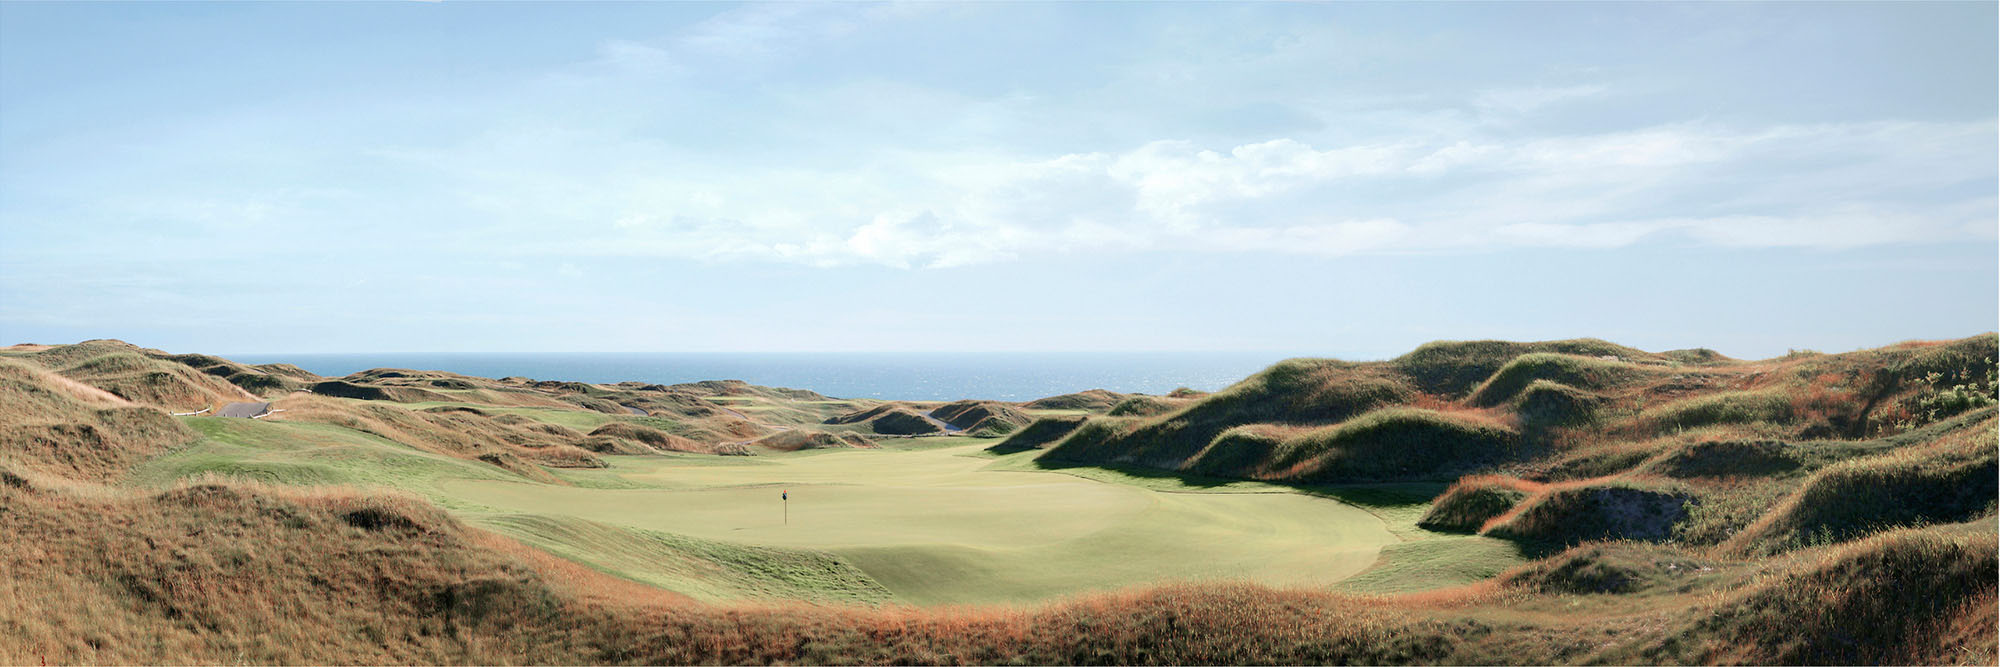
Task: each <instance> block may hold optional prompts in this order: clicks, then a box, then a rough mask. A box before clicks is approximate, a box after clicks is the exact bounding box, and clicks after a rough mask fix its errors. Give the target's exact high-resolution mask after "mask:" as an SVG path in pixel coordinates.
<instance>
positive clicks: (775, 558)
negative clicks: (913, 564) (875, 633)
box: [467, 514, 891, 604]
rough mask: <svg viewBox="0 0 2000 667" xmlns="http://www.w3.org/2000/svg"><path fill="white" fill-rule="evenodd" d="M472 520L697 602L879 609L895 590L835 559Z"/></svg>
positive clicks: (500, 517)
mask: <svg viewBox="0 0 2000 667" xmlns="http://www.w3.org/2000/svg"><path fill="white" fill-rule="evenodd" d="M467 520H468V521H469V522H470V523H471V524H473V525H476V526H481V527H485V528H489V529H492V530H495V531H497V532H499V533H501V534H503V535H507V536H509V537H513V538H514V539H517V540H520V541H521V542H523V543H526V544H529V545H532V546H535V547H537V548H540V549H543V550H546V551H548V552H549V553H552V554H555V555H558V556H562V557H564V558H567V559H570V560H573V561H577V562H579V563H583V564H586V565H589V566H590V567H592V568H594V569H597V570H599V571H602V572H605V573H608V574H612V575H616V576H620V577H624V578H627V579H631V580H633V581H637V582H641V583H645V584H647V585H651V586H657V587H659V588H663V589H666V590H669V591H673V592H675V593H680V594H683V595H687V596H689V597H692V598H695V599H697V600H707V601H711V602H720V601H740V600H792V601H800V602H810V603H844V604H879V603H883V602H887V601H889V600H890V599H891V596H890V593H889V590H888V589H886V588H883V587H882V584H880V583H878V582H876V581H875V580H874V579H872V578H870V577H869V576H868V574H867V573H865V572H862V571H861V570H860V568H857V567H855V566H854V565H853V564H852V563H849V562H847V561H846V560H845V559H842V558H841V557H839V556H836V555H834V554H830V553H826V552H821V551H811V550H803V549H781V548H775V547H765V546H755V545H746V544H732V543H729V542H721V541H716V540H703V539H698V538H693V537H688V536H685V535H676V534H673V533H665V532H660V531H652V530H642V529H637V528H624V527H619V526H613V525H610V524H603V523H597V522H592V521H584V520H581V519H574V518H568V517H553V516H542V515H535V514H473V515H469V516H468V517H467Z"/></svg>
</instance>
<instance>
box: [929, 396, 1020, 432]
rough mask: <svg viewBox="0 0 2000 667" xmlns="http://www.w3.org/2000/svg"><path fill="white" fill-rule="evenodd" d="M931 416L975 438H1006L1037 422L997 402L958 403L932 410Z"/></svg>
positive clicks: (1016, 409) (1015, 409)
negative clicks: (976, 436)
mask: <svg viewBox="0 0 2000 667" xmlns="http://www.w3.org/2000/svg"><path fill="white" fill-rule="evenodd" d="M931 416H932V417H934V418H937V419H938V420H940V421H943V422H944V423H947V424H951V425H952V426H956V427H958V429H959V430H960V431H964V432H965V433H968V434H972V435H981V436H1003V435H1007V434H1009V433H1013V432H1014V431H1017V430H1020V428H1021V427H1023V426H1027V425H1028V423H1029V422H1032V421H1034V418H1033V417H1030V416H1028V415H1027V413H1024V412H1021V411H1020V410H1019V409H1018V408H1015V407H1014V406H1011V405H1007V404H1005V403H996V402H993V401H956V402H952V403H946V404H944V405H941V406H938V407H937V408H936V409H934V410H931Z"/></svg>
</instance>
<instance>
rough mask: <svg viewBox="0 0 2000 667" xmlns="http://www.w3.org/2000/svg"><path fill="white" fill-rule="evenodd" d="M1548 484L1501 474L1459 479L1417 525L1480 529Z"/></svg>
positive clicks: (1436, 501)
mask: <svg viewBox="0 0 2000 667" xmlns="http://www.w3.org/2000/svg"><path fill="white" fill-rule="evenodd" d="M1546 486H1547V485H1544V484H1540V483H1536V482H1530V481H1527V480H1522V479H1515V478H1512V477H1503V476H1500V475H1472V476H1468V477H1464V478H1461V479H1459V480H1458V481H1457V482H1455V483H1453V484H1452V485H1451V487H1450V488H1447V489H1445V491H1444V493H1443V494H1440V495H1439V496H1438V497H1437V500H1435V501H1433V502H1432V504H1431V508H1430V511H1428V512H1425V513H1424V518H1423V519H1421V520H1419V521H1417V525H1418V526H1421V527H1423V528H1426V529H1429V530H1439V531H1447V532H1458V533H1475V532H1479V529H1480V527H1482V526H1485V525H1486V522H1488V521H1491V520H1493V518H1494V517H1497V516H1500V515H1502V514H1506V513H1507V512H1509V511H1511V510H1513V509H1514V507H1515V506H1518V505H1520V504H1521V501H1523V500H1526V499H1527V498H1528V496H1530V495H1533V494H1534V493H1536V492H1539V491H1541V490H1542V489H1543V488H1544V487H1546Z"/></svg>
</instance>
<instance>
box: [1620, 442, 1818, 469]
mask: <svg viewBox="0 0 2000 667" xmlns="http://www.w3.org/2000/svg"><path fill="white" fill-rule="evenodd" d="M1791 450H1792V448H1791V447H1790V446H1788V445H1786V444H1785V443H1783V442H1779V441H1776V440H1703V441H1699V442H1692V443H1688V444H1686V445H1683V446H1681V447H1680V448H1678V449H1675V450H1674V451H1673V452H1672V453H1669V454H1667V455H1666V456H1664V457H1662V458H1661V459H1660V460H1659V461H1657V462H1655V463H1653V464H1652V465H1649V466H1647V468H1648V469H1649V470H1651V471H1652V472H1656V473H1659V474H1662V475H1666V476H1668V477H1682V478H1687V477H1735V476H1745V475H1776V474H1780V473H1785V472H1790V471H1793V470H1797V469H1798V468H1799V466H1800V465H1801V463H1800V461H1799V459H1798V457H1797V455H1796V454H1795V453H1794V452H1792V451H1791Z"/></svg>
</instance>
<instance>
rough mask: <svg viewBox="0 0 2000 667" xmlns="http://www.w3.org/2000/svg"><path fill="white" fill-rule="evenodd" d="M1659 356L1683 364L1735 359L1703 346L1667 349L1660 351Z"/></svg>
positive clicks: (1703, 363) (1704, 363) (1712, 362)
mask: <svg viewBox="0 0 2000 667" xmlns="http://www.w3.org/2000/svg"><path fill="white" fill-rule="evenodd" d="M1660 356H1662V357H1666V358H1668V359H1672V360H1674V361H1678V362H1681V363H1683V364H1695V365H1709V364H1723V363H1729V362H1731V361H1735V359H1731V358H1729V357H1726V356H1723V354H1722V353H1721V352H1717V351H1715V350H1711V349H1708V348H1705V347H1696V348H1690V349H1685V350H1667V351H1665V352H1661V353H1660Z"/></svg>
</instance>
